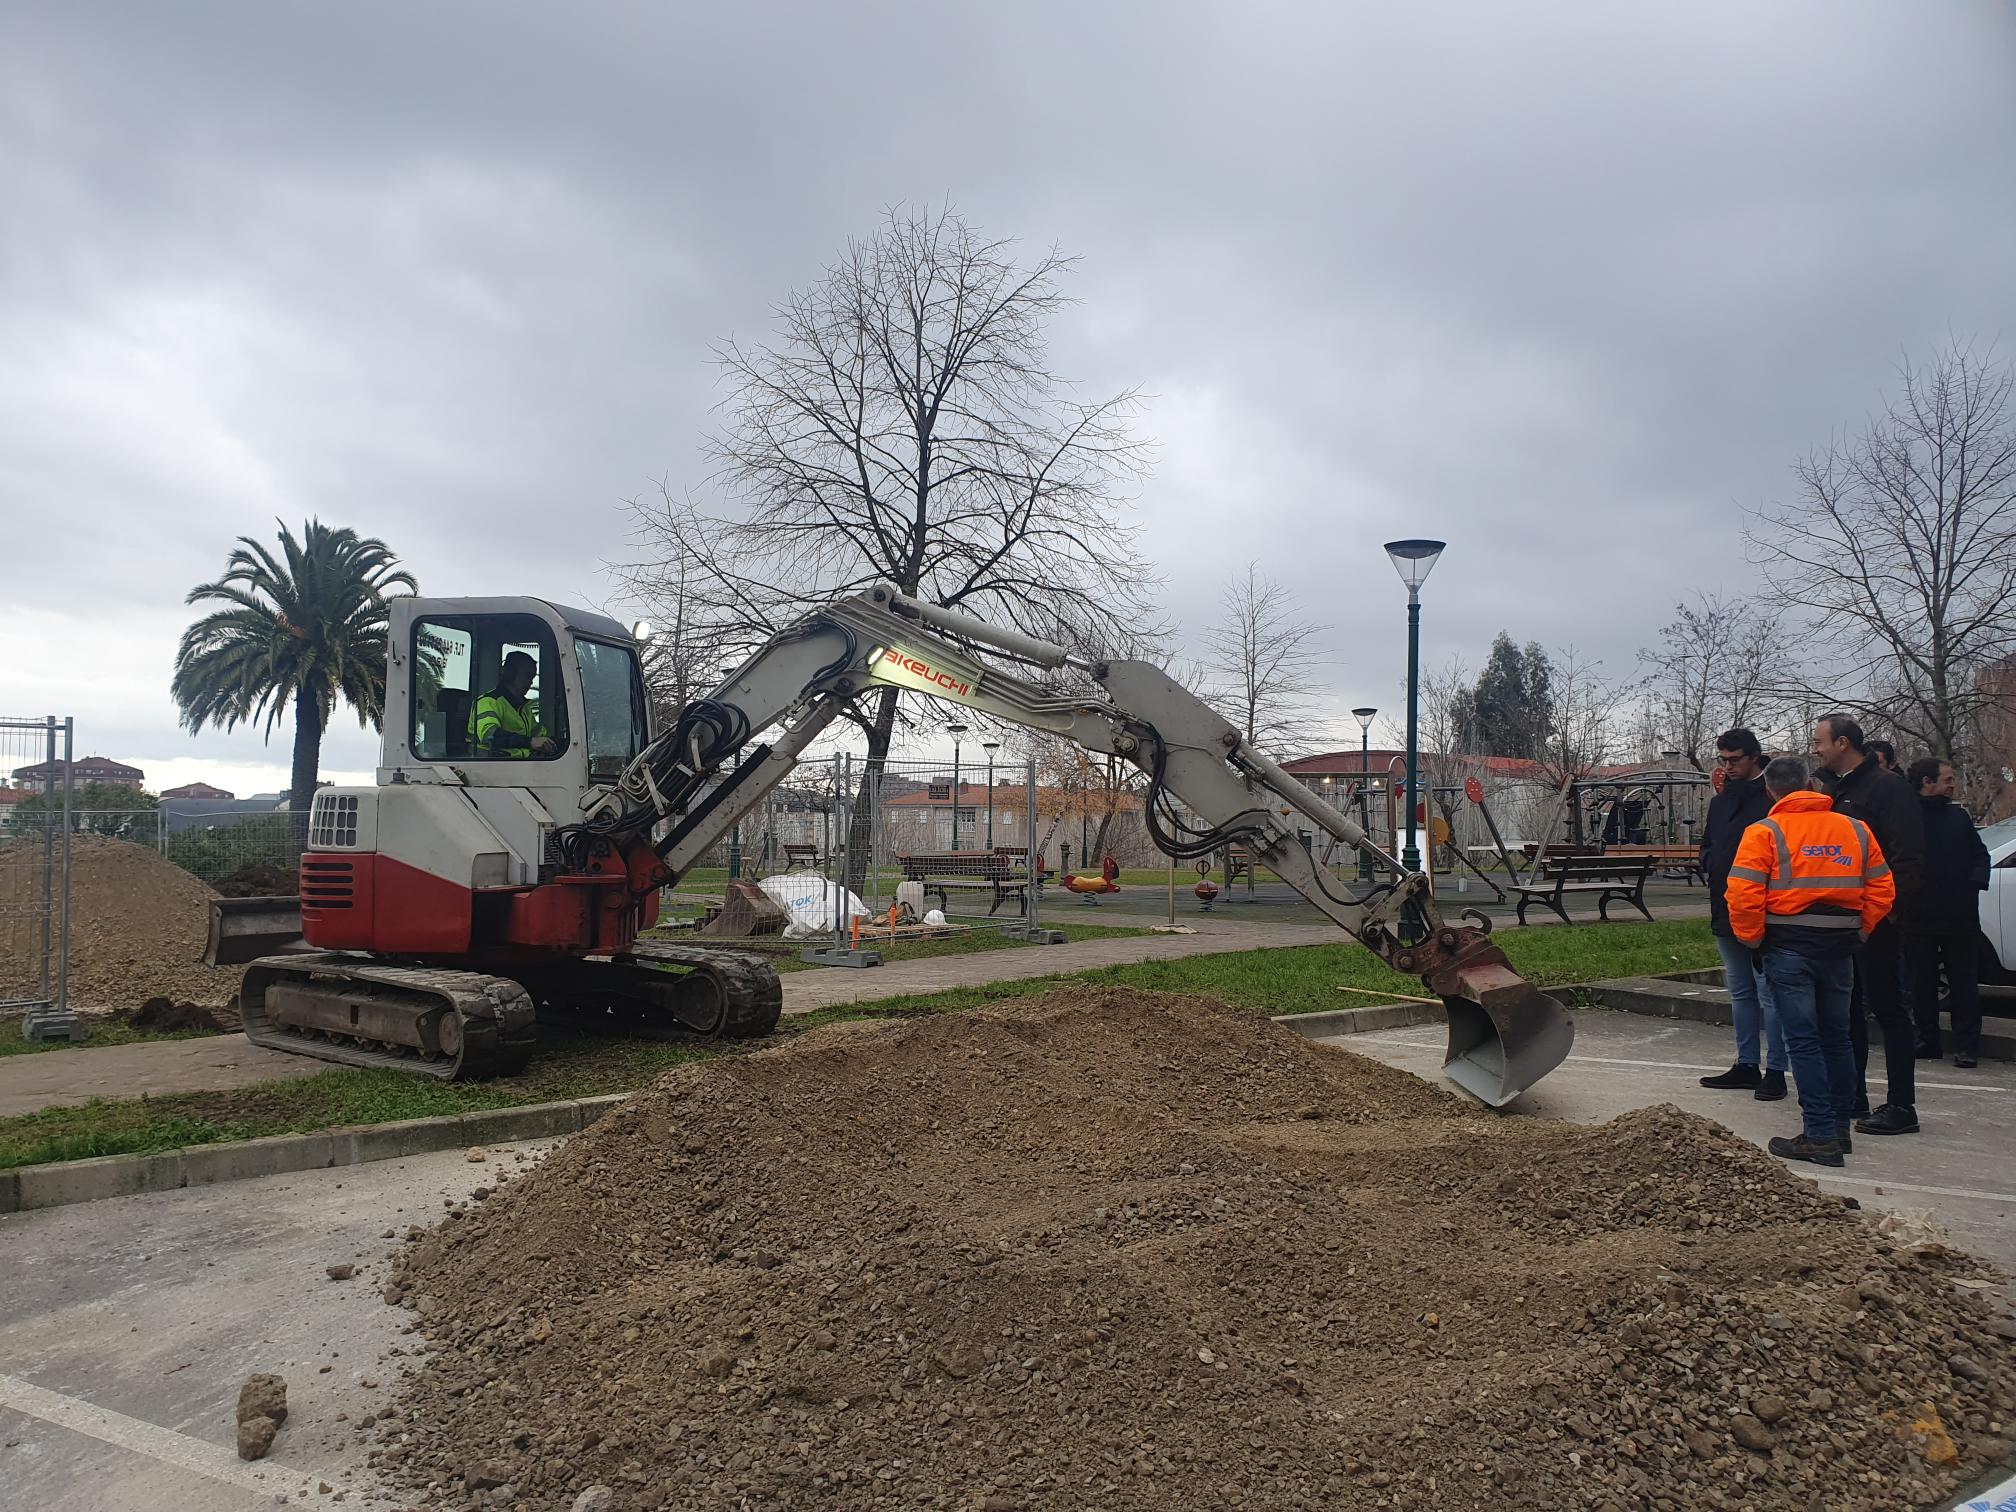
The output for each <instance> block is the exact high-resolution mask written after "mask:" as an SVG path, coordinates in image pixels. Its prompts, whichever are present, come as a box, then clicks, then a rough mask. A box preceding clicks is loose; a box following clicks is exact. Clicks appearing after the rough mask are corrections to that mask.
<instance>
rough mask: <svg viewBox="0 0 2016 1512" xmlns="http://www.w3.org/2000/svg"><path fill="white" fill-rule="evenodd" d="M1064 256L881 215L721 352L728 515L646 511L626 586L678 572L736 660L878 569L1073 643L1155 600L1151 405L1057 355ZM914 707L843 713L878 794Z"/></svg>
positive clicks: (715, 454)
mask: <svg viewBox="0 0 2016 1512" xmlns="http://www.w3.org/2000/svg"><path fill="white" fill-rule="evenodd" d="M1072 265H1073V259H1071V258H1069V257H1065V256H1063V255H1061V254H1060V253H1058V252H1056V251H1054V250H1053V251H1050V252H1048V253H1045V254H1044V255H1042V256H1041V257H1038V258H1036V259H1035V260H1034V261H1033V263H1031V264H1030V265H1028V266H1024V265H1023V264H1021V263H1020V262H1018V261H1017V259H1016V256H1015V248H1014V245H1013V243H1011V242H1009V241H1005V240H999V239H989V238H987V237H985V236H983V235H981V234H980V233H979V231H978V230H977V229H976V228H974V227H973V226H971V225H969V224H968V223H967V222H966V221H965V220H964V219H963V218H962V217H961V216H959V215H958V214H957V213H956V212H954V211H952V210H951V209H950V208H945V209H940V210H911V209H905V208H902V207H897V208H895V209H892V210H890V211H888V212H887V213H886V214H885V216H884V219H883V223H882V225H881V227H880V228H879V229H878V230H877V232H876V233H875V234H874V235H873V236H870V237H868V238H866V239H863V240H859V241H855V242H852V243H850V244H849V246H848V248H847V250H846V253H845V254H844V255H843V256H842V257H841V258H840V260H839V261H838V262H836V263H835V264H834V265H833V266H832V267H830V268H828V269H827V270H826V274H825V276H824V277H823V278H822V279H821V280H820V281H819V282H818V283H817V284H815V285H814V286H813V287H811V288H810V289H807V290H802V291H798V292H794V293H793V294H792V295H791V296H790V298H788V299H787V300H786V301H785V302H784V303H783V304H782V305H781V306H779V308H778V310H777V312H776V315H777V328H776V333H775V338H774V340H773V341H771V342H769V343H766V344H763V345H758V346H744V345H742V344H740V343H739V342H735V341H729V342H727V343H725V344H724V345H722V346H721V347H720V348H718V349H717V352H716V357H717V360H718V362H719V364H720V367H721V370H722V374H723V376H724V378H725V379H726V381H727V383H728V386H729V394H728V397H727V398H726V399H725V400H724V401H723V403H722V405H721V416H722V419H721V424H720V428H719V429H718V430H717V431H716V433H715V434H714V436H713V437H712V438H711V440H710V441H709V444H708V453H709V456H710V457H711V458H712V460H713V461H714V463H715V464H716V472H715V474H714V482H715V484H716V485H717V486H718V487H719V488H720V489H721V491H722V494H723V499H722V503H721V506H720V507H719V508H705V507H702V506H700V505H698V504H696V503H694V502H693V501H692V500H690V499H676V498H674V497H673V496H672V495H671V493H670V491H669V490H667V489H664V488H661V489H660V491H659V496H658V497H657V498H655V499H649V498H647V499H640V500H636V501H633V508H634V510H635V514H636V518H637V521H638V525H639V532H638V535H639V541H640V545H641V546H642V547H643V555H644V560H643V561H642V562H641V563H640V564H638V565H635V566H631V567H627V568H625V569H623V570H624V574H625V576H626V578H627V579H628V582H629V584H630V586H631V588H632V589H633V591H635V592H637V593H638V594H640V595H641V596H642V597H643V598H645V599H646V600H647V601H650V600H654V599H657V598H659V597H661V596H662V595H663V594H664V593H665V592H666V591H667V583H668V578H671V577H674V576H676V577H677V578H678V580H679V581H681V582H683V583H684V584H685V586H686V590H687V592H688V593H689V595H690V600H689V602H690V604H691V606H692V608H693V610H694V612H695V614H696V615H697V616H698V617H699V619H700V621H701V622H703V623H704V624H706V625H707V627H708V633H709V635H710V636H711V638H712V641H713V644H714V645H715V646H716V647H717V648H718V649H719V650H720V651H721V652H723V653H726V654H728V655H730V656H732V655H734V654H736V653H746V652H747V651H748V650H749V649H751V648H753V647H754V646H755V645H757V644H760V643H761V642H762V641H763V640H765V639H766V638H767V637H768V636H769V635H771V634H772V633H773V632H774V631H776V630H777V629H778V628H780V627H781V626H782V625H784V624H786V623H788V622H789V621H791V620H793V619H795V618H797V617H798V616H800V615H801V614H803V613H804V612H806V611H807V610H808V609H811V608H813V607H816V606H817V605H819V604H821V603H823V602H825V601H827V600H829V599H831V598H833V597H835V596H836V595H842V594H847V593H851V592H854V591H857V590H860V589H863V588H866V587H868V586H869V585H870V584H873V583H878V582H887V583H893V584H894V585H895V586H896V587H897V588H899V589H900V590H902V591H903V592H905V593H907V594H912V595H915V596H917V597H921V598H924V599H928V600H930V601H931V602H934V603H938V604H942V605H946V606H948V607H956V608H962V609H966V610H968V611H970V612H973V613H976V614H980V615H982V616H984V617H987V618H990V619H994V620H997V621H1001V622H1005V623H1007V624H1010V625H1013V626H1015V627H1016V628H1018V629H1021V630H1024V631H1027V632H1030V633H1032V634H1038V635H1047V636H1058V635H1060V634H1061V635H1063V636H1064V637H1065V638H1068V639H1078V638H1081V636H1080V633H1079V632H1082V631H1083V629H1084V628H1085V627H1086V626H1087V625H1089V624H1091V623H1093V622H1095V621H1097V620H1099V619H1101V618H1117V619H1118V620H1120V621H1123V622H1124V621H1127V620H1128V619H1130V618H1132V617H1134V616H1136V615H1138V614H1140V613H1141V612H1142V611H1143V609H1144V606H1145V600H1146V595H1147V593H1148V592H1149V591H1150V590H1151V589H1152V588H1153V586H1154V582H1155V579H1154V578H1153V576H1152V575H1151V574H1148V573H1146V572H1144V570H1143V567H1142V563H1141V555H1140V552H1139V551H1138V550H1137V549H1136V548H1135V545H1134V536H1135V526H1134V524H1133V521H1132V517H1131V514H1130V512H1129V509H1128V504H1127V500H1126V497H1125V496H1126V493H1127V489H1128V486H1129V485H1130V484H1131V483H1132V481H1133V480H1135V479H1136V478H1138V477H1139V476H1140V475H1141V473H1142V471H1143V469H1144V467H1145V461H1146V458H1145V454H1144V450H1143V448H1142V446H1141V444H1140V443H1139V442H1138V441H1137V440H1136V439H1135V438H1134V436H1133V434H1132V431H1131V429H1130V426H1129V418H1130V416H1131V414H1132V413H1133V411H1134V408H1135V405H1136V397H1137V396H1136V395H1135V393H1134V392H1133V391H1131V390H1130V391H1125V392H1122V393H1119V394H1115V395H1113V396H1111V397H1108V398H1105V399H1099V400H1095V401H1090V402H1087V401H1083V400H1080V399H1078V398H1077V397H1076V396H1075V395H1074V394H1073V393H1072V392H1071V390H1070V387H1069V385H1068V384H1067V383H1066V382H1065V381H1064V380H1063V379H1062V378H1060V377H1059V376H1058V375H1057V374H1056V373H1055V372H1054V371H1053V370H1052V369H1051V368H1050V366H1049V364H1048V361H1047V352H1046V347H1045V334H1044V333H1045V326H1046V325H1047V323H1048V322H1049V321H1050V320H1051V319H1052V318H1053V317H1055V316H1056V315H1057V314H1058V313H1060V312H1061V311H1062V310H1063V309H1064V308H1065V307H1066V306H1067V304H1068V303H1069V302H1070V301H1069V300H1068V299H1067V298H1066V296H1065V295H1064V293H1063V292H1062V289H1061V284H1062V280H1063V278H1064V276H1065V275H1066V274H1067V273H1068V272H1069V271H1070V269H1071V267H1072ZM900 697H901V695H899V694H898V692H897V691H896V690H894V689H878V690H876V691H874V692H872V693H869V694H867V695H864V696H863V697H862V698H861V699H859V700H857V701H856V703H855V704H854V706H853V707H852V708H851V709H850V710H849V717H851V718H852V719H854V720H855V721H856V722H857V723H858V724H859V725H860V727H861V728H862V730H863V731H864V732H865V733H866V736H867V742H868V758H867V762H866V764H865V769H864V776H863V782H864V789H863V791H864V792H865V791H866V790H867V789H866V787H865V784H866V783H869V782H872V781H873V780H874V777H875V774H876V773H877V772H879V771H880V770H881V768H882V765H883V763H884V761H885V760H886V758H887V755H888V751H889V744H890V740H891V736H892V733H893V731H894V729H895V726H896V722H897V709H898V704H899V699H900ZM867 810H868V805H867V804H866V803H859V804H857V805H856V807H855V814H856V820H855V826H854V828H855V833H854V834H852V835H851V836H850V852H849V863H848V866H849V874H850V876H852V875H855V874H856V873H858V872H859V870H860V869H861V867H863V866H864V865H865V864H866V863H865V856H866V852H867V844H866V826H867V823H868V813H867Z"/></svg>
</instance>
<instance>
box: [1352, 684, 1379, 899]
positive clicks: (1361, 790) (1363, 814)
mask: <svg viewBox="0 0 2016 1512" xmlns="http://www.w3.org/2000/svg"><path fill="white" fill-rule="evenodd" d="M1378 712H1379V711H1378V710H1377V709H1353V710H1352V711H1351V717H1352V718H1353V719H1355V720H1357V721H1358V827H1359V828H1360V829H1362V830H1365V831H1366V832H1367V833H1370V831H1371V829H1372V716H1373V715H1374V714H1377V713H1378ZM1358 880H1359V881H1360V882H1370V881H1371V880H1372V853H1371V852H1370V851H1368V850H1367V849H1365V847H1364V846H1362V845H1361V846H1359V847H1358Z"/></svg>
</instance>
